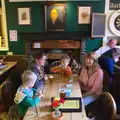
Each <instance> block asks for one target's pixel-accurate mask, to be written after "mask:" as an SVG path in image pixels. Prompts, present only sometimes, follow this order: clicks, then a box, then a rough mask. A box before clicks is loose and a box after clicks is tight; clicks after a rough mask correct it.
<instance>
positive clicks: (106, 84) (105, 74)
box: [102, 70, 111, 92]
mask: <svg viewBox="0 0 120 120" xmlns="http://www.w3.org/2000/svg"><path fill="white" fill-rule="evenodd" d="M110 85H111V81H110V76H109V74H108V72H107V71H105V70H103V90H102V92H110Z"/></svg>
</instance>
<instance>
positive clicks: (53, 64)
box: [50, 60, 61, 73]
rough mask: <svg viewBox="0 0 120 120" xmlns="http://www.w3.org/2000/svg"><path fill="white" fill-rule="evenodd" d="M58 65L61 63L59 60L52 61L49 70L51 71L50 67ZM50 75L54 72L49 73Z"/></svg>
mask: <svg viewBox="0 0 120 120" xmlns="http://www.w3.org/2000/svg"><path fill="white" fill-rule="evenodd" d="M60 64H61V62H60V61H59V60H57V61H54V62H53V63H52V64H51V65H50V69H51V68H52V67H55V66H59V65H60ZM51 73H56V72H51Z"/></svg>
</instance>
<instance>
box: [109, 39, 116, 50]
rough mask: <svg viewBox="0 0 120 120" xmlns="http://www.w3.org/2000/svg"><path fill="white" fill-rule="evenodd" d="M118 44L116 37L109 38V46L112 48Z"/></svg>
mask: <svg viewBox="0 0 120 120" xmlns="http://www.w3.org/2000/svg"><path fill="white" fill-rule="evenodd" d="M116 44H117V40H116V39H111V40H109V42H108V46H109V47H110V48H114V47H115V46H116Z"/></svg>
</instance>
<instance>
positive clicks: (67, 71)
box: [51, 56, 72, 78]
mask: <svg viewBox="0 0 120 120" xmlns="http://www.w3.org/2000/svg"><path fill="white" fill-rule="evenodd" d="M60 61H61V64H60V65H58V66H55V67H52V68H51V71H52V72H57V73H60V74H63V75H65V76H67V77H68V78H69V77H71V76H72V71H71V68H70V67H69V63H70V57H69V56H62V57H61V59H60Z"/></svg>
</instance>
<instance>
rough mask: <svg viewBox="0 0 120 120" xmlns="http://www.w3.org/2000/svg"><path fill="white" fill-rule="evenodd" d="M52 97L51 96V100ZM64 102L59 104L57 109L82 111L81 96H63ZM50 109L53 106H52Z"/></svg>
mask: <svg viewBox="0 0 120 120" xmlns="http://www.w3.org/2000/svg"><path fill="white" fill-rule="evenodd" d="M53 99H54V97H52V98H51V102H52V101H53ZM64 100H65V102H64V104H61V105H60V106H59V110H60V111H62V112H82V100H81V97H67V98H64ZM52 110H54V108H53V107H52Z"/></svg>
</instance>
